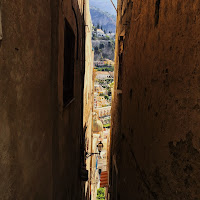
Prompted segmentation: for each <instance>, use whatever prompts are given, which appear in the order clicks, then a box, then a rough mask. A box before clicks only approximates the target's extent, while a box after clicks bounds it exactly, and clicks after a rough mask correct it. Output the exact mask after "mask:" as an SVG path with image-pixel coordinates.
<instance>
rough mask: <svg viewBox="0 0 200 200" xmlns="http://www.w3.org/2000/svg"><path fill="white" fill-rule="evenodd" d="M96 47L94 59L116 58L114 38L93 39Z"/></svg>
mask: <svg viewBox="0 0 200 200" xmlns="http://www.w3.org/2000/svg"><path fill="white" fill-rule="evenodd" d="M92 46H93V48H94V60H95V61H97V60H101V59H102V58H103V59H104V58H107V59H109V60H114V47H115V43H114V41H112V40H92Z"/></svg>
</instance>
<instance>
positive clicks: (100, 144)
mask: <svg viewBox="0 0 200 200" xmlns="http://www.w3.org/2000/svg"><path fill="white" fill-rule="evenodd" d="M97 149H98V153H88V152H86V153H85V156H86V158H89V157H90V156H92V155H94V154H99V155H100V153H101V151H102V149H103V143H102V142H101V141H100V142H99V144H98V145H97Z"/></svg>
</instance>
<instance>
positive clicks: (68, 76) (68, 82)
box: [63, 19, 75, 106]
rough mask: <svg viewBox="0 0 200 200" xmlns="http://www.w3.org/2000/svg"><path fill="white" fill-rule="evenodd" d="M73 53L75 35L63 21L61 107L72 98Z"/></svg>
mask: <svg viewBox="0 0 200 200" xmlns="http://www.w3.org/2000/svg"><path fill="white" fill-rule="evenodd" d="M74 53H75V35H74V32H73V30H72V28H71V26H70V25H69V23H68V22H67V20H66V19H65V30H64V74H63V106H66V105H67V104H68V103H69V102H70V101H71V100H72V99H73V98H74V59H75V58H74Z"/></svg>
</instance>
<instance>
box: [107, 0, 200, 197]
mask: <svg viewBox="0 0 200 200" xmlns="http://www.w3.org/2000/svg"><path fill="white" fill-rule="evenodd" d="M199 11H200V1H199V0H196V1H187V0H173V1H161V0H149V1H134V2H133V1H131V0H123V1H122V0H119V1H118V13H117V33H116V53H115V61H116V65H115V87H114V98H113V104H112V135H111V154H110V155H111V156H110V189H109V192H110V194H109V195H110V199H113V200H118V199H137V200H138V199H145V200H146V199H148V200H150V199H176V200H177V199H188V200H194V199H200V190H199V188H200V173H199V165H200V150H199V149H200V143H199V139H200V135H199V133H200V124H199V120H200V114H199V110H200V109H199V108H200V98H199V96H200V56H199V52H200V34H199V32H200V12H199Z"/></svg>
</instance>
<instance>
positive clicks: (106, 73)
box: [96, 71, 110, 75]
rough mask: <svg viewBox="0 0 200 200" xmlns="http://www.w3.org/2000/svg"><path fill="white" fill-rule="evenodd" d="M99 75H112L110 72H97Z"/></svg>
mask: <svg viewBox="0 0 200 200" xmlns="http://www.w3.org/2000/svg"><path fill="white" fill-rule="evenodd" d="M98 74H102V75H110V73H109V72H105V71H104V72H102V71H97V72H96V75H98Z"/></svg>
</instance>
